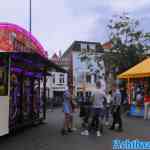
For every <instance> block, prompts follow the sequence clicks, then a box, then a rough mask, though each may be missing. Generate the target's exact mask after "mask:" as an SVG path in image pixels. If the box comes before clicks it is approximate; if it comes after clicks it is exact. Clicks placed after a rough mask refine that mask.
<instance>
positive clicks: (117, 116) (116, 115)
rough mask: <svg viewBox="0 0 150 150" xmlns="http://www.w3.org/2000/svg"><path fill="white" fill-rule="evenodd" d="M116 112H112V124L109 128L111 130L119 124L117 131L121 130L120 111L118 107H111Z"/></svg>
mask: <svg viewBox="0 0 150 150" xmlns="http://www.w3.org/2000/svg"><path fill="white" fill-rule="evenodd" d="M113 107H114V109H116V111H114V112H113V124H112V126H111V128H112V129H114V128H115V124H116V123H118V124H119V129H122V119H121V111H120V106H113Z"/></svg>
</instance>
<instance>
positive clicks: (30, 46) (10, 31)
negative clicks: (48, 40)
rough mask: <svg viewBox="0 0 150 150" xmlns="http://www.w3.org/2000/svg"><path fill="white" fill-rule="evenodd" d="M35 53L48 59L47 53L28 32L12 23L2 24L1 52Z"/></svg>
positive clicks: (0, 31) (0, 28)
mask: <svg viewBox="0 0 150 150" xmlns="http://www.w3.org/2000/svg"><path fill="white" fill-rule="evenodd" d="M16 51H17V52H35V53H38V54H39V55H41V56H43V57H45V58H48V53H47V51H46V50H45V49H44V48H43V46H42V45H41V44H40V42H39V41H38V40H37V39H36V38H35V37H34V36H33V35H32V34H31V33H30V32H28V31H27V30H25V29H24V28H22V27H21V26H18V25H16V24H12V23H1V22H0V52H16Z"/></svg>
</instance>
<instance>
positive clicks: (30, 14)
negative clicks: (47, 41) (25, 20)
mask: <svg viewBox="0 0 150 150" xmlns="http://www.w3.org/2000/svg"><path fill="white" fill-rule="evenodd" d="M29 1H30V2H29V31H30V33H31V32H32V0H29Z"/></svg>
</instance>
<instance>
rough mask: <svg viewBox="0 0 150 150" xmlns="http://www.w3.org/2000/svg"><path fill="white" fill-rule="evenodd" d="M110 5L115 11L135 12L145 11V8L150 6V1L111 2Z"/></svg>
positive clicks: (112, 0) (119, 0)
mask: <svg viewBox="0 0 150 150" xmlns="http://www.w3.org/2000/svg"><path fill="white" fill-rule="evenodd" d="M106 2H107V1H106ZM105 4H106V3H105ZM108 5H109V6H110V8H111V9H112V10H113V11H130V12H133V11H136V10H140V9H143V8H144V7H148V6H150V1H149V0H109V2H108Z"/></svg>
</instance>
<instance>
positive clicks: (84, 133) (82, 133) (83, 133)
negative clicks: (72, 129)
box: [81, 130, 89, 136]
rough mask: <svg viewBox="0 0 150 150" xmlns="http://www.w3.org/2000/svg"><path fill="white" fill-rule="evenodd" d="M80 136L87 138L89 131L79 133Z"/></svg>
mask: <svg viewBox="0 0 150 150" xmlns="http://www.w3.org/2000/svg"><path fill="white" fill-rule="evenodd" d="M81 135H85V136H88V135H89V131H88V130H84V131H83V132H81Z"/></svg>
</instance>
